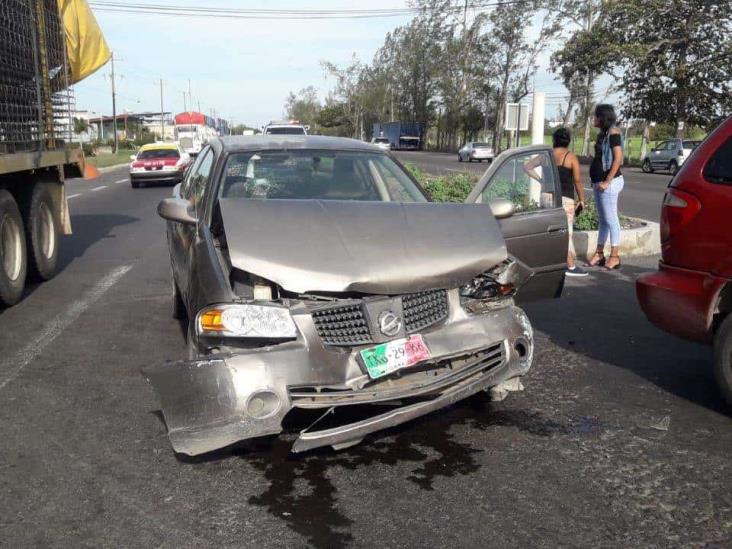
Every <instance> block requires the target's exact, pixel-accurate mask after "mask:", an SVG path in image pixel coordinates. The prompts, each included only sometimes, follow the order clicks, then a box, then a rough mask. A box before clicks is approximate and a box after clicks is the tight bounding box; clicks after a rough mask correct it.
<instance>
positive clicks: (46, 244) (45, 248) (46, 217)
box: [40, 203, 56, 259]
mask: <svg viewBox="0 0 732 549" xmlns="http://www.w3.org/2000/svg"><path fill="white" fill-rule="evenodd" d="M40 223H41V226H40V230H41V238H40V245H41V253H42V254H43V257H45V258H47V259H50V258H51V257H53V254H54V252H55V251H56V228H55V227H54V223H53V214H52V213H51V210H50V209H49V207H48V205H47V204H45V203H44V204H41V207H40Z"/></svg>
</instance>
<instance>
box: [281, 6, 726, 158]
mask: <svg viewBox="0 0 732 549" xmlns="http://www.w3.org/2000/svg"><path fill="white" fill-rule="evenodd" d="M411 4H412V5H413V6H414V7H416V8H418V10H419V13H418V15H416V16H415V17H414V18H413V19H412V20H411V21H410V22H409V23H407V24H405V25H403V26H400V27H397V28H396V29H394V31H392V32H391V33H389V34H388V35H387V36H386V38H385V39H384V43H383V45H382V46H381V48H380V49H379V50H378V51H377V52H376V54H375V55H374V57H373V59H372V60H371V61H370V62H368V61H363V60H361V59H358V58H356V57H353V58H352V59H351V60H350V62H348V63H345V64H340V65H337V64H334V63H332V62H329V61H324V62H323V63H322V66H323V70H324V72H325V73H326V75H327V76H328V77H329V78H330V79H331V81H333V82H334V86H333V87H332V89H330V90H327V94H326V99H325V101H321V100H320V97H322V94H320V93H319V91H318V90H317V89H316V88H315V87H313V86H309V87H306V88H304V89H302V90H300V91H299V92H296V93H290V95H289V97H288V98H287V102H286V105H285V110H286V112H287V114H288V116H290V117H292V118H296V119H298V120H300V121H301V122H302V123H305V124H310V125H311V127H312V128H313V133H320V134H325V135H339V136H344V137H355V138H357V139H368V138H370V137H371V135H370V134H371V128H372V126H373V123H375V122H384V121H389V120H398V121H418V122H424V123H425V124H426V125H427V128H428V130H427V138H426V140H427V146H428V147H429V148H431V149H436V150H444V151H455V150H457V148H459V146H461V145H462V144H463V143H465V142H467V141H477V140H481V141H488V142H492V145H493V148H494V150H497V151H500V150H502V149H503V148H506V147H507V146H508V143H509V135H508V134H507V133H506V132H503V131H500V128H503V127H504V121H503V116H504V111H505V109H504V105H505V103H506V102H530V101H531V93H532V92H533V91H534V75H535V73H536V71H537V67H538V64H539V56H540V55H543V53H544V52H546V51H549V50H553V53H552V55H551V70H552V72H553V73H554V74H555V75H556V76H557V78H558V79H560V80H561V82H562V84H563V86H564V89H561V88H560V89H557V88H556V87H553V88H552V89H547V90H544V91H546V92H547V106H548V108H549V109H550V112H551V111H555V112H558V120H557V121H558V122H559V123H561V124H562V125H564V126H567V127H570V128H571V129H572V133H573V134H574V135H575V136H576V139H575V142H574V143H573V149H574V150H575V152H576V153H577V154H578V155H581V156H589V155H590V154H592V152H593V151H592V147H591V143H592V142H593V137H594V135H593V128H592V127H591V124H590V121H591V113H592V110H593V108H594V106H595V105H596V104H597V103H599V102H603V101H607V100H608V98H609V97H613V96H616V94H617V95H620V97H622V100H621V101H620V104H619V105H618V107H619V111H620V114H621V125H622V127H623V130H624V133H626V132H625V127H626V126H627V128H628V130H627V137H628V139H627V141H628V149H629V153H630V154H629V158H630V159H631V160H632V161H633V162H637V161H638V159H639V157H640V153H641V149H642V148H645V149H648V148H649V147H650V146H651V144H652V143H653V142H656V141H659V140H662V139H667V138H669V137H684V138H691V139H697V138H699V137H701V136H703V135H704V134H705V133H706V132H707V131H709V130H710V129H711V128H713V127H715V126H716V125H717V124H718V123H719V122H720V121H721V120H722V119H723V118H725V117H726V116H727V115H728V114H729V112H731V111H732V81H730V78H729V51H730V49H731V48H732V33H730V32H729V27H730V25H731V24H732V3H730V2H709V1H708V0H648V1H646V2H636V1H631V0H618V1H613V2H608V1H606V0H535V1H530V2H522V3H521V7H520V9H517V6H516V5H515V3H513V2H502V3H496V4H497V5H496V6H495V9H491V10H484V11H483V10H481V11H475V10H473V9H472V8H471V7H470V6H469V3H467V2H463V1H462V0H460V1H458V0H414V1H413V2H411ZM669 14H672V15H669ZM529 21H531V22H532V23H533V24H531V25H530V24H527V22H529ZM608 79H610V80H611V82H612V85H611V86H609V87H608V86H607V85H606V84H604V82H605V81H607V80H608ZM537 89H539V91H542V90H541V89H540V88H537ZM547 133H549V132H547ZM642 140H643V143H641V141H642Z"/></svg>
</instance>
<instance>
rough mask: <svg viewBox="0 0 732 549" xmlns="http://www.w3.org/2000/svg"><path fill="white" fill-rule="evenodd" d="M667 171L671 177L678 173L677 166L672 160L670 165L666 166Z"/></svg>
mask: <svg viewBox="0 0 732 549" xmlns="http://www.w3.org/2000/svg"><path fill="white" fill-rule="evenodd" d="M668 171H670V172H671V175H676V173H677V172H678V171H679V165H678V164H677V163H676V160H672V161H671V163H670V164H669V165H668Z"/></svg>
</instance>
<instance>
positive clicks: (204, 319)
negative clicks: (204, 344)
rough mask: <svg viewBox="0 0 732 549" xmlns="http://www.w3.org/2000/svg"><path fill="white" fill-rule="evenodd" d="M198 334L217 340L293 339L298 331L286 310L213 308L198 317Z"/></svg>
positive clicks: (236, 307)
mask: <svg viewBox="0 0 732 549" xmlns="http://www.w3.org/2000/svg"><path fill="white" fill-rule="evenodd" d="M196 328H197V330H198V334H199V335H202V336H216V337H252V338H272V339H294V338H295V337H297V328H296V327H295V322H294V321H293V320H292V317H291V316H290V313H289V311H288V310H287V309H284V308H282V307H273V306H268V305H253V304H241V305H239V304H230V305H214V306H212V307H207V308H206V309H204V310H202V311H201V312H200V313H198V318H197V321H196Z"/></svg>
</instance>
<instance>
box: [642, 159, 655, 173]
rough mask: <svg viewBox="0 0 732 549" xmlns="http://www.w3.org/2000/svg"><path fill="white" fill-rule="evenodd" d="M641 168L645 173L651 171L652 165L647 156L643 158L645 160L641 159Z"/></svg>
mask: <svg viewBox="0 0 732 549" xmlns="http://www.w3.org/2000/svg"><path fill="white" fill-rule="evenodd" d="M641 169H642V170H643V171H644V172H645V173H653V166H651V161H650V160H649V159H648V158H646V159H645V160H644V161H643V165H642V166H641Z"/></svg>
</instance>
